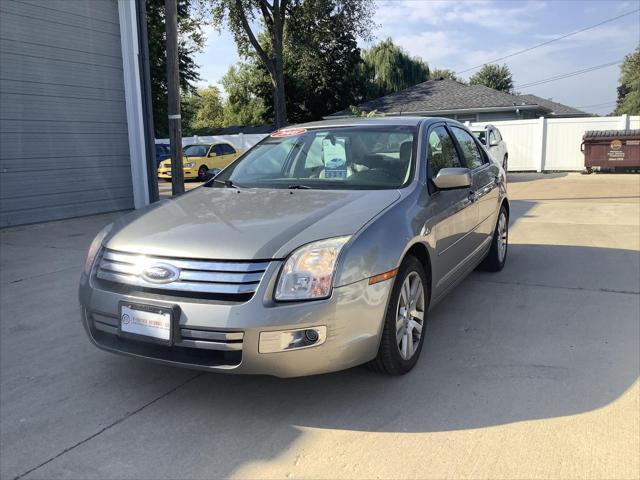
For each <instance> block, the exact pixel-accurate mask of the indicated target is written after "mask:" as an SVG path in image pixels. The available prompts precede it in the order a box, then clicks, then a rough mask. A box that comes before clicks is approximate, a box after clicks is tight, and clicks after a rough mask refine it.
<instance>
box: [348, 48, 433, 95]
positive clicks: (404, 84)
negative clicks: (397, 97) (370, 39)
mask: <svg viewBox="0 0 640 480" xmlns="http://www.w3.org/2000/svg"><path fill="white" fill-rule="evenodd" d="M362 59H363V61H364V65H363V67H362V70H361V76H362V77H363V81H364V90H365V92H364V97H365V98H364V99H365V100H370V99H372V98H377V97H382V96H384V95H389V94H390V93H395V92H399V91H400V90H404V89H406V88H409V87H411V86H413V85H416V84H418V83H422V82H425V81H427V80H428V79H429V66H428V65H427V64H426V63H425V62H423V61H422V59H420V58H414V57H411V56H409V55H408V54H407V53H406V52H405V51H404V50H402V48H400V47H399V46H397V45H395V44H394V43H393V41H392V40H391V38H387V39H386V40H384V41H382V42H380V43H378V44H377V45H374V46H373V47H371V48H369V49H367V50H365V51H363V53H362Z"/></svg>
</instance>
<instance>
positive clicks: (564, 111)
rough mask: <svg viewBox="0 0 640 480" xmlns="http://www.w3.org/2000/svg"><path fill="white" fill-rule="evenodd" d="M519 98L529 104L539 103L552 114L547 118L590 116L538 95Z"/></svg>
mask: <svg viewBox="0 0 640 480" xmlns="http://www.w3.org/2000/svg"><path fill="white" fill-rule="evenodd" d="M518 97H520V98H522V99H524V100H525V101H527V102H531V103H537V104H538V105H540V106H542V107H544V108H547V109H549V110H550V112H549V113H548V114H547V115H545V117H553V118H570V117H589V116H591V115H590V114H588V113H586V112H583V111H582V110H578V109H577V108H573V107H569V106H567V105H563V104H562V103H558V102H554V101H553V100H550V99H548V98H541V97H538V96H537V95H529V94H527V95H518Z"/></svg>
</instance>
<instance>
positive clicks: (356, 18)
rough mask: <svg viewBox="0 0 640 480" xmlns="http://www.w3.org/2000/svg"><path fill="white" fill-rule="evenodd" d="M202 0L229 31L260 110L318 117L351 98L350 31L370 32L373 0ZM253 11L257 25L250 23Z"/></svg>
mask: <svg viewBox="0 0 640 480" xmlns="http://www.w3.org/2000/svg"><path fill="white" fill-rule="evenodd" d="M209 1H210V3H211V13H212V18H213V21H214V24H216V25H218V26H222V25H226V26H227V28H228V29H229V30H230V31H231V33H232V35H233V36H234V38H235V41H236V44H237V46H238V50H239V52H240V54H241V55H242V56H244V57H245V58H246V59H247V62H246V65H248V67H247V72H246V74H247V75H248V76H249V77H250V80H251V83H252V84H253V85H254V86H255V89H254V92H255V93H256V95H257V96H258V97H259V98H261V99H262V100H263V102H264V105H265V106H266V109H267V111H266V112H265V113H264V115H265V116H266V117H267V118H268V119H269V120H271V119H272V118H273V119H274V120H275V123H276V125H277V126H279V125H278V124H280V123H281V122H282V119H283V117H285V119H287V120H289V121H294V122H298V121H304V120H309V119H312V118H318V117H319V116H321V115H323V114H324V113H327V112H328V111H332V110H336V109H341V108H345V107H346V106H347V105H348V104H349V102H350V101H354V100H356V99H357V98H358V96H359V93H360V92H359V90H358V87H359V84H358V79H357V76H356V75H357V71H356V70H357V69H356V67H357V63H358V62H360V51H359V48H358V45H357V39H358V38H363V39H367V38H369V31H370V29H371V28H372V26H373V24H372V20H371V18H372V16H373V6H374V2H373V0H280V2H275V1H274V2H269V1H267V0H209ZM258 19H260V20H261V23H262V25H263V27H264V28H263V30H262V31H261V32H260V33H256V32H254V31H253V30H252V27H251V24H252V23H254V24H255V21H256V20H258ZM285 86H286V88H285ZM225 90H226V87H225ZM239 98H240V100H243V99H244V101H247V98H248V97H247V96H246V95H245V96H240V97H239ZM231 105H234V100H231ZM233 109H234V110H236V111H238V108H236V107H234V108H233Z"/></svg>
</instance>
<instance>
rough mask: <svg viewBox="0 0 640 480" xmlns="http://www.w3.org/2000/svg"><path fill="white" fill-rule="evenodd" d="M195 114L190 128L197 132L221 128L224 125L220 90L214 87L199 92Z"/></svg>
mask: <svg viewBox="0 0 640 480" xmlns="http://www.w3.org/2000/svg"><path fill="white" fill-rule="evenodd" d="M194 97H195V98H196V104H195V107H196V108H195V113H194V116H193V119H192V120H191V123H190V127H191V128H192V129H193V130H196V131H208V130H213V129H215V128H219V127H221V126H222V123H223V107H222V100H221V99H220V89H219V88H218V87H215V86H213V85H209V86H208V87H206V88H202V89H199V90H198V93H197V94H196V95H194Z"/></svg>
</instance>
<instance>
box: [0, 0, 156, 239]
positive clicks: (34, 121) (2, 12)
mask: <svg viewBox="0 0 640 480" xmlns="http://www.w3.org/2000/svg"><path fill="white" fill-rule="evenodd" d="M132 6H133V7H135V4H134V2H130V1H126V0H123V1H120V2H119V1H117V0H74V1H66V0H49V1H47V2H42V1H38V0H2V1H1V2H0V69H1V73H0V226H2V227H4V226H8V225H18V224H25V223H33V222H40V221H46V220H54V219H62V218H69V217H74V216H80V215H88V214H95V213H100V212H107V211H115V210H124V209H130V208H134V206H142V205H143V204H145V203H146V202H148V191H145V184H146V167H145V154H144V138H141V131H140V125H139V123H140V120H141V113H142V112H141V108H137V107H139V106H140V105H138V104H140V85H139V83H138V85H136V79H137V78H139V72H137V58H136V57H137V55H136V51H135V48H132V47H135V45H136V41H137V36H136V31H135V26H136V18H135V8H134V9H131V7H132ZM123 48H124V53H123ZM136 113H137V114H138V115H136ZM142 137H144V135H142ZM141 140H142V145H141V143H140V142H141ZM141 146H142V150H141ZM141 175H143V176H144V178H140V176H141Z"/></svg>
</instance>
